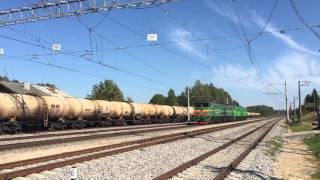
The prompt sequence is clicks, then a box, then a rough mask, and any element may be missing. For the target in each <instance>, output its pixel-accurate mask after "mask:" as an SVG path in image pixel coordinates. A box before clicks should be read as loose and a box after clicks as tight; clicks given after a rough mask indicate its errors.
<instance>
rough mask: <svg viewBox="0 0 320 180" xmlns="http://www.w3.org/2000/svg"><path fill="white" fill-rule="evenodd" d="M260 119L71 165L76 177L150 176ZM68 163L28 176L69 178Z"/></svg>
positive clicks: (202, 150)
mask: <svg viewBox="0 0 320 180" xmlns="http://www.w3.org/2000/svg"><path fill="white" fill-rule="evenodd" d="M261 123H262V122H258V123H255V124H250V125H245V126H242V127H237V128H233V129H226V130H221V131H218V132H213V133H209V134H205V135H201V136H196V137H194V138H188V139H183V140H178V141H175V142H171V143H165V144H160V145H156V146H152V147H147V148H143V149H140V150H134V151H130V152H126V153H121V154H118V155H114V156H109V157H104V158H100V159H96V160H92V161H88V162H84V163H80V164H75V165H73V166H75V167H77V169H78V179H91V178H92V179H105V178H107V179H152V178H154V177H156V176H158V175H160V174H161V173H164V172H166V171H168V170H170V169H172V168H174V167H176V166H178V165H180V164H181V163H183V162H186V161H188V160H191V159H193V158H195V157H197V156H199V155H201V154H203V153H205V152H207V151H209V150H211V149H213V148H215V147H218V146H219V145H221V144H223V143H224V142H226V141H228V139H230V138H234V137H235V136H238V135H240V134H243V133H245V132H247V131H249V130H250V129H252V128H254V127H257V126H259V125H261ZM70 169H71V166H66V167H63V168H57V169H54V170H52V171H48V172H42V173H40V174H33V175H30V176H28V177H29V178H31V179H41V178H47V179H70Z"/></svg>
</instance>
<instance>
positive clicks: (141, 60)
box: [77, 16, 179, 82]
mask: <svg viewBox="0 0 320 180" xmlns="http://www.w3.org/2000/svg"><path fill="white" fill-rule="evenodd" d="M104 17H106V16H104ZM77 21H78V22H79V23H80V24H81V25H82V26H84V27H85V28H87V29H90V27H89V26H88V25H87V24H85V23H84V22H83V21H81V20H80V19H77ZM92 33H95V34H96V35H98V36H99V38H101V39H102V40H104V41H106V42H108V43H110V44H112V45H113V46H114V47H116V48H120V46H119V45H118V44H116V43H115V42H113V41H111V40H110V39H108V38H106V37H105V36H103V35H102V34H100V33H98V32H97V31H96V30H94V29H92ZM123 52H124V53H126V54H127V55H129V56H131V57H132V58H133V59H135V60H137V61H139V62H141V63H142V64H144V65H145V66H147V67H149V68H151V69H153V70H154V71H156V72H158V73H159V74H162V75H164V76H166V77H167V78H169V79H171V80H175V81H176V82H179V80H177V79H175V78H173V77H172V76H171V75H169V74H167V73H164V72H163V71H161V70H160V69H158V68H157V67H155V66H153V65H151V64H149V63H147V62H146V61H145V60H143V59H142V58H140V57H138V56H136V55H134V54H132V53H131V52H130V51H127V50H126V49H124V50H123Z"/></svg>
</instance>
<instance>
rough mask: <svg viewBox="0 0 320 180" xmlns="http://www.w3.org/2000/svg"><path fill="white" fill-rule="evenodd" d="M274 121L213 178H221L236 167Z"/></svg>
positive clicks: (215, 179) (217, 179) (266, 132)
mask: <svg viewBox="0 0 320 180" xmlns="http://www.w3.org/2000/svg"><path fill="white" fill-rule="evenodd" d="M276 123H277V122H275V123H274V124H273V125H272V126H271V127H269V128H268V129H267V130H266V131H265V132H264V133H263V134H261V135H260V136H259V137H258V138H257V139H256V140H255V141H254V142H252V143H251V144H250V145H249V147H248V148H247V149H246V150H245V151H244V152H242V153H241V154H240V155H239V156H238V157H237V158H235V159H234V160H233V161H232V162H231V163H230V164H229V165H228V166H227V167H224V168H222V169H221V170H220V172H219V174H218V175H217V176H216V177H215V178H214V180H223V179H224V178H225V177H227V176H228V174H229V173H230V172H232V171H233V170H235V169H236V167H237V166H238V165H239V163H240V162H241V161H242V160H243V159H244V158H245V157H246V156H247V155H248V154H249V153H250V152H251V151H252V150H253V149H254V148H255V147H256V146H257V145H258V144H259V143H260V142H261V141H262V140H263V138H264V137H265V136H266V135H267V134H268V133H269V132H270V131H271V129H272V128H273V127H274V125H275V124H276Z"/></svg>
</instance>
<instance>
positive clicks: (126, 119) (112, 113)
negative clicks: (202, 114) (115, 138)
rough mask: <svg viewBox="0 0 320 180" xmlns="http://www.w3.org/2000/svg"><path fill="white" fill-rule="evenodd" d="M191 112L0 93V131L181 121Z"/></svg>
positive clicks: (159, 107) (162, 106)
mask: <svg viewBox="0 0 320 180" xmlns="http://www.w3.org/2000/svg"><path fill="white" fill-rule="evenodd" d="M192 111H193V110H192V108H190V109H189V111H188V108H186V107H180V106H167V105H156V104H140V103H127V102H116V101H104V100H89V99H80V98H74V97H62V96H35V95H26V94H14V93H0V132H6V133H15V132H17V131H21V130H22V129H23V128H25V127H36V126H39V127H44V128H48V129H64V128H83V127H86V126H110V125H126V124H148V123H165V122H183V121H186V119H187V116H188V112H190V113H191V112H192Z"/></svg>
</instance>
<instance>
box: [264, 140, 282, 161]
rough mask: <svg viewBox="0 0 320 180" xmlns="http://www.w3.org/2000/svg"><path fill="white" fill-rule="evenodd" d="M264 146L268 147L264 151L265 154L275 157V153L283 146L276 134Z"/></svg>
mask: <svg viewBox="0 0 320 180" xmlns="http://www.w3.org/2000/svg"><path fill="white" fill-rule="evenodd" d="M266 146H267V147H269V148H267V149H266V151H265V153H266V155H268V156H270V157H272V158H275V155H276V153H277V152H279V151H280V149H281V148H282V146H283V139H282V138H281V137H279V136H276V137H274V138H272V139H271V140H269V141H267V142H266Z"/></svg>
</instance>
